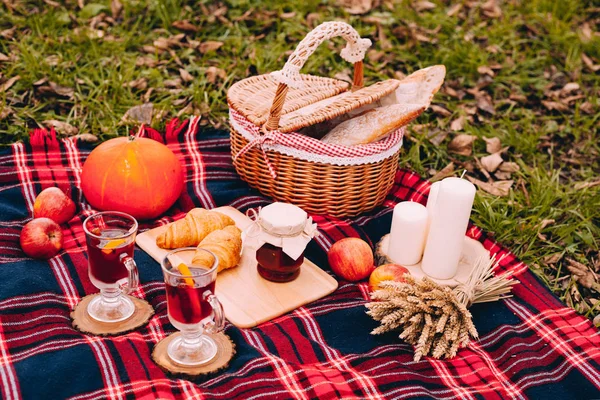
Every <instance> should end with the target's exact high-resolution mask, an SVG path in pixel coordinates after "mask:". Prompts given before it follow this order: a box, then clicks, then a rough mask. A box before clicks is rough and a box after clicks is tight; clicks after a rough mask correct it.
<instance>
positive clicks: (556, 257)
mask: <svg viewBox="0 0 600 400" xmlns="http://www.w3.org/2000/svg"><path fill="white" fill-rule="evenodd" d="M561 258H562V255H561V254H560V253H554V254H552V255H550V256H545V257H544V258H543V261H544V263H545V264H556V263H557V262H559V261H560V259H561Z"/></svg>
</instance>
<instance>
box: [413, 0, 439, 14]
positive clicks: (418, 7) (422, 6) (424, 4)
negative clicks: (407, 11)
mask: <svg viewBox="0 0 600 400" xmlns="http://www.w3.org/2000/svg"><path fill="white" fill-rule="evenodd" d="M412 8H413V9H414V10H415V11H416V12H421V11H427V10H433V9H434V8H435V4H434V3H432V2H430V1H426V0H422V1H417V2H414V3H413V4H412Z"/></svg>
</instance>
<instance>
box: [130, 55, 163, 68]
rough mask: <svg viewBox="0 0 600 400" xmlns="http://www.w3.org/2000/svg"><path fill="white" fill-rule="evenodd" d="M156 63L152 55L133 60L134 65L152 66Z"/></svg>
mask: <svg viewBox="0 0 600 400" xmlns="http://www.w3.org/2000/svg"><path fill="white" fill-rule="evenodd" d="M157 65H158V61H157V60H156V59H155V58H154V57H152V56H141V57H138V58H137V59H136V60H135V66H136V67H144V66H146V67H150V68H154V67H156V66H157Z"/></svg>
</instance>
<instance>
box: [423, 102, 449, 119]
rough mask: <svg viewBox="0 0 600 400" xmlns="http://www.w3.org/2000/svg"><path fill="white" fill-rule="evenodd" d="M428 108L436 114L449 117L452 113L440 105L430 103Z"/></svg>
mask: <svg viewBox="0 0 600 400" xmlns="http://www.w3.org/2000/svg"><path fill="white" fill-rule="evenodd" d="M429 108H430V109H431V111H433V112H434V113H436V114H439V115H441V116H442V117H449V116H450V115H452V113H451V112H450V111H448V109H446V108H444V107H442V106H438V105H435V104H432V105H430V106H429Z"/></svg>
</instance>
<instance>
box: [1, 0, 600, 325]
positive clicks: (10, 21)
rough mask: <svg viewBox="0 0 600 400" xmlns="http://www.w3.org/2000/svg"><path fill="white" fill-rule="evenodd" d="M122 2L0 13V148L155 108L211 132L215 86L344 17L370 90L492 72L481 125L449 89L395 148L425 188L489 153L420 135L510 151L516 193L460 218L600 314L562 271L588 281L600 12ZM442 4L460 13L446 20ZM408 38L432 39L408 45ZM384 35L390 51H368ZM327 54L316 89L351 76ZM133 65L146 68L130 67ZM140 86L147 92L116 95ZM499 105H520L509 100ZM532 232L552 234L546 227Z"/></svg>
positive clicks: (487, 198) (569, 1)
mask: <svg viewBox="0 0 600 400" xmlns="http://www.w3.org/2000/svg"><path fill="white" fill-rule="evenodd" d="M9 3H11V2H9ZM123 3H124V4H123V5H124V8H123V12H122V13H121V15H120V16H119V17H118V18H117V19H116V20H115V21H112V20H111V19H110V18H106V15H109V16H110V15H111V9H110V2H109V1H101V0H97V2H96V3H88V4H87V5H86V6H85V7H84V8H83V9H79V8H78V7H77V5H76V2H74V1H71V2H68V3H65V4H62V3H61V5H59V6H57V7H53V6H51V5H48V4H46V3H44V2H42V1H17V2H14V5H13V6H12V8H11V9H9V8H7V6H6V3H5V5H3V6H1V7H3V8H1V9H0V30H5V29H9V28H11V27H13V26H14V27H16V31H15V33H14V37H13V38H0V52H1V53H3V54H5V55H7V56H10V57H11V58H10V60H9V61H5V62H0V71H1V73H2V76H3V78H2V79H3V80H5V79H7V78H10V77H12V76H15V75H19V76H20V77H21V78H20V80H19V81H17V82H16V83H15V84H14V85H13V86H12V87H11V88H10V89H8V90H7V91H6V92H5V93H0V114H6V111H3V110H4V107H10V110H11V111H10V113H9V114H8V116H5V117H4V118H3V119H2V120H0V144H2V145H7V144H10V143H13V142H15V141H18V140H27V132H28V131H29V130H31V129H32V128H36V127H38V126H41V125H42V123H43V121H45V120H51V119H56V120H60V121H63V122H67V123H69V124H71V125H73V126H75V127H77V128H78V129H79V132H80V133H93V134H95V135H98V136H99V137H100V138H101V139H108V138H110V137H113V136H115V135H123V134H125V133H126V132H128V131H129V130H130V129H132V128H134V125H133V124H131V123H124V122H122V119H121V118H122V116H123V115H124V114H125V112H126V111H127V110H128V109H129V108H130V107H132V106H135V105H139V104H142V103H143V102H144V101H145V100H148V101H150V102H152V103H153V104H154V121H153V125H154V126H155V127H157V128H160V127H161V126H162V125H164V122H165V121H166V120H168V118H170V117H172V116H175V115H177V114H178V113H180V112H182V110H183V114H181V116H182V117H184V116H187V115H190V114H193V113H196V114H202V116H203V119H202V121H203V122H202V123H203V124H212V125H217V126H224V125H225V124H226V115H227V104H226V101H225V96H226V91H227V88H228V87H229V86H230V85H231V84H232V83H233V82H235V81H237V80H239V79H242V78H244V77H246V76H248V75H251V74H262V73H267V72H270V71H273V70H276V69H279V68H280V67H281V66H282V65H283V63H284V62H285V58H286V54H287V53H286V52H289V51H290V50H292V49H293V48H294V45H295V44H296V43H297V42H298V41H300V40H301V39H302V38H303V37H304V35H305V34H306V33H307V32H308V31H309V30H310V28H311V26H309V25H308V23H307V22H306V20H307V16H308V15H309V13H315V14H312V15H311V18H312V19H313V20H314V21H315V23H319V22H323V21H326V20H332V19H342V20H346V21H348V22H349V23H351V24H352V25H353V26H355V27H356V28H357V29H358V30H359V32H360V33H361V35H363V36H367V37H370V38H371V39H372V40H373V42H374V47H373V48H374V50H375V53H370V55H371V56H376V55H377V53H376V52H378V51H381V52H383V53H382V54H379V56H380V57H379V58H378V59H376V60H367V62H366V68H365V75H366V79H367V82H375V81H377V80H379V79H382V78H389V77H394V76H395V72H396V71H401V72H403V73H410V72H412V71H415V70H417V69H419V68H422V67H425V66H428V65H432V64H445V65H446V68H447V71H448V73H447V80H446V88H453V89H455V90H461V89H462V90H464V91H466V90H467V89H472V88H474V87H475V86H476V85H477V84H478V81H479V80H480V79H481V78H482V76H481V75H480V73H479V72H478V71H477V69H478V67H480V66H491V65H494V64H497V65H499V66H500V68H498V69H494V71H495V76H494V77H493V79H492V80H491V81H490V82H489V83H488V84H487V85H485V86H482V88H481V90H483V91H485V92H486V93H488V94H489V95H490V96H491V98H492V99H493V101H494V103H495V114H494V115H489V114H486V113H485V112H483V111H481V110H477V109H476V108H475V107H476V99H475V98H474V96H473V95H472V94H470V93H467V92H465V94H464V97H462V99H460V100H459V99H457V98H455V97H452V96H451V95H449V94H448V91H447V90H444V91H442V92H440V93H439V94H438V95H437V96H436V98H435V104H437V105H440V106H443V107H445V108H447V109H448V110H449V111H450V113H451V115H450V116H448V117H444V116H441V115H438V114H435V113H433V112H427V113H426V114H425V115H423V116H421V117H420V118H419V120H418V124H420V125H421V127H420V129H418V130H416V129H415V130H414V131H413V132H412V133H411V135H410V137H409V140H406V149H405V152H404V154H403V157H402V162H401V164H402V166H403V167H410V168H412V169H414V170H416V171H417V172H419V173H421V174H422V175H424V176H430V174H433V173H435V171H439V170H440V169H442V168H443V167H444V166H446V165H447V164H448V163H449V162H450V160H452V161H454V162H455V164H457V165H460V163H462V164H463V165H465V166H466V167H467V168H468V169H470V172H469V175H471V176H474V177H476V178H478V179H481V180H484V181H485V180H486V178H485V176H484V175H483V174H482V173H481V172H480V171H479V170H478V169H477V168H474V169H473V168H471V166H472V165H474V164H473V162H474V157H477V158H479V157H482V156H484V155H486V153H485V143H484V141H483V140H481V139H479V140H477V141H476V143H475V145H474V153H473V156H467V157H465V156H457V155H455V154H451V153H449V152H448V150H447V144H448V143H449V141H450V140H451V138H452V137H453V136H454V135H455V133H454V132H450V134H449V135H448V137H447V138H446V139H445V140H444V141H443V142H442V143H441V144H440V145H439V146H435V145H434V144H432V143H431V142H430V140H429V139H428V135H429V134H431V133H435V132H438V131H439V132H449V130H450V122H451V121H452V120H454V119H455V118H457V117H458V116H461V115H463V116H470V115H472V121H468V122H467V123H466V124H465V126H464V132H461V133H468V134H471V135H475V136H477V137H478V138H482V137H493V136H495V137H498V138H500V139H501V141H502V144H503V146H509V149H508V151H507V152H506V153H505V155H504V158H505V160H506V161H513V162H516V163H518V164H519V166H520V167H521V169H520V171H519V172H516V173H514V174H513V176H512V178H511V179H514V181H515V184H514V185H513V187H512V190H511V192H510V193H509V195H508V196H506V197H496V196H492V195H488V194H486V193H485V192H483V191H481V190H480V191H479V192H478V196H477V199H476V203H475V211H474V213H473V219H474V220H475V222H476V223H477V224H479V225H480V226H482V227H483V228H485V229H486V230H487V231H489V232H491V233H492V234H493V235H494V236H495V237H496V238H497V239H498V240H499V241H500V242H502V243H503V244H505V245H506V246H508V247H509V248H511V249H512V250H513V251H514V252H515V253H516V254H517V255H518V256H519V257H520V258H521V259H522V260H523V261H524V262H526V263H527V264H528V265H530V266H531V268H532V270H533V271H534V272H535V273H536V274H538V275H539V276H540V277H541V278H542V279H543V280H544V282H546V284H547V285H548V286H549V287H550V288H551V289H552V290H553V291H554V292H555V293H557V295H559V296H560V297H561V298H562V299H563V300H565V301H566V302H567V303H568V304H569V305H571V306H573V307H574V308H575V309H576V310H578V311H579V312H581V313H583V314H585V315H587V316H589V317H595V316H596V315H598V314H599V312H600V306H597V304H598V302H597V301H596V299H598V298H599V296H600V294H599V293H598V292H596V291H595V289H590V288H585V287H582V286H581V285H580V284H578V283H577V282H576V281H575V278H574V277H572V276H571V275H570V273H569V271H568V270H567V268H566V266H567V261H566V260H567V258H571V259H574V260H577V261H579V262H582V263H583V264H585V265H586V266H587V267H588V268H589V269H590V270H592V271H594V272H598V268H599V263H598V247H599V244H598V237H600V212H599V211H598V210H599V209H600V186H592V187H588V188H584V189H580V185H581V184H582V183H585V182H593V181H596V180H597V179H598V177H599V176H600V166H599V159H600V157H599V152H600V149H599V145H598V139H599V135H598V133H599V126H600V104H599V100H598V98H599V96H600V72H594V71H592V70H591V69H590V68H589V67H587V66H586V65H585V63H583V62H582V54H585V55H587V56H588V57H590V58H591V59H592V60H595V61H594V62H595V63H596V64H598V63H600V35H599V34H598V32H595V34H594V32H593V29H594V28H596V29H597V26H598V22H599V21H600V11H599V8H598V7H597V5H596V6H594V4H593V3H594V2H593V1H592V0H590V1H583V0H564V1H554V0H530V1H517V0H506V1H503V2H502V4H503V5H502V9H501V10H502V16H501V17H499V18H490V17H488V16H486V15H485V14H484V12H483V10H482V9H481V7H480V6H479V5H476V4H475V3H476V2H454V3H452V4H450V3H449V2H444V1H439V0H436V1H434V3H435V4H436V7H435V8H434V9H432V10H429V11H423V12H416V11H415V10H414V9H413V8H412V7H411V5H410V2H409V1H402V2H400V1H398V2H392V1H384V2H383V5H382V6H380V7H378V8H376V9H373V10H371V11H370V12H369V13H368V14H366V15H363V16H354V15H350V14H348V13H347V12H346V11H344V9H342V8H341V7H338V6H337V5H336V3H335V1H315V0H308V1H303V2H293V3H287V2H286V3H283V2H282V3H278V2H273V1H270V2H258V1H230V2H226V3H218V4H216V3H212V2H207V1H201V2H199V3H198V2H187V3H186V2H182V1H176V0H169V1H160V2H159V1H127V2H125V1H123ZM455 3H460V4H462V9H461V10H460V11H459V12H458V13H456V14H454V15H452V16H448V15H447V11H448V10H449V9H450V8H451V6H452V5H453V4H455ZM481 3H484V2H481ZM469 4H472V5H473V6H472V7H470V6H469ZM221 7H225V8H226V9H225V10H222V11H220V13H221V15H222V17H220V19H219V18H215V17H212V16H211V15H212V14H214V13H215V11H217V10H219V9H220V8H221ZM469 7H470V8H469ZM103 13H104V16H103ZM246 13H248V14H246ZM284 13H285V14H284ZM282 14H283V16H284V17H285V18H282ZM183 19H188V20H189V21H190V22H191V23H192V24H194V25H195V26H196V27H197V28H198V32H197V33H191V34H190V33H188V34H187V35H186V38H185V39H184V40H183V42H184V45H183V46H181V47H178V46H174V47H172V48H171V51H164V52H160V51H155V50H152V49H151V48H148V47H147V46H152V45H153V42H154V41H155V40H157V39H159V38H169V37H172V36H174V35H177V34H180V33H182V32H181V31H180V30H178V29H176V28H174V27H173V26H172V24H173V22H175V21H180V20H183ZM586 23H587V24H588V26H589V27H590V28H591V30H592V32H591V37H590V38H586V37H585V36H584V35H582V33H581V32H582V28H583V27H585V25H584V24H586ZM378 25H379V26H381V31H382V33H383V35H380V34H379V28H378ZM411 31H417V32H419V33H421V34H422V35H425V36H427V37H429V38H432V39H435V41H434V42H427V41H419V40H416V39H414V38H411ZM99 33H100V34H101V35H103V37H101V38H99V37H98V34H99ZM381 37H383V38H385V40H387V42H388V43H389V47H388V48H384V49H382V48H381V45H382V42H381V40H380V39H381ZM190 40H193V41H197V42H205V41H207V40H213V41H220V42H223V46H222V47H221V48H219V49H218V50H216V51H209V52H206V53H205V54H203V53H201V52H200V51H199V50H198V49H196V48H193V46H192V47H190V46H188V45H187V44H185V43H189V41H190ZM144 46H146V47H144ZM340 48H341V42H340V41H334V42H333V43H327V44H325V45H323V46H321V48H319V49H318V51H317V52H316V53H315V54H314V55H313V57H311V59H310V60H309V61H308V63H307V64H306V66H305V68H304V71H305V72H307V73H312V74H317V75H325V76H333V75H335V74H336V73H341V72H344V73H349V72H350V67H349V66H348V65H347V64H345V63H344V62H343V61H342V60H341V59H340V57H339V56H338V53H339V49H340ZM141 57H145V59H146V60H147V61H148V60H149V61H150V62H149V63H148V62H146V65H141V66H140V65H136V61H140V60H141ZM147 64H150V65H147ZM209 67H216V68H220V69H223V70H224V71H225V72H226V78H225V79H223V80H222V79H217V81H216V82H213V83H211V82H210V81H209V79H208V76H207V69H208V68H209ZM180 68H184V69H186V70H187V71H188V72H189V73H190V74H191V75H192V76H193V77H194V78H195V79H194V80H193V81H192V82H190V83H185V82H183V83H182V84H181V85H179V86H178V87H167V86H168V85H165V83H168V80H173V79H176V78H178V77H179V69H180ZM142 77H143V78H146V80H147V88H146V89H136V88H130V87H128V86H127V83H128V82H130V81H133V80H135V79H138V78H142ZM40 79H47V81H51V82H54V83H56V84H58V85H60V86H64V87H68V88H72V89H73V95H72V96H71V97H65V96H57V95H48V94H46V95H41V94H40V93H39V89H37V88H36V87H34V83H35V82H37V81H39V80H40ZM0 82H2V81H0ZM569 82H575V83H577V84H579V86H580V89H579V90H577V91H575V92H573V93H571V94H570V95H579V96H581V97H580V98H577V99H575V100H574V101H572V102H571V103H569V104H568V108H567V109H565V110H562V111H555V110H548V109H547V108H546V107H544V105H543V103H542V101H557V99H556V98H553V96H555V95H558V92H559V90H560V89H561V88H562V87H563V86H564V85H565V84H566V83H569ZM149 88H153V91H152V92H151V93H147V91H148V89H149ZM511 95H513V96H515V95H516V96H523V98H524V99H525V101H520V102H511V101H509V100H508V99H509V96H511ZM144 96H146V97H147V99H144ZM562 97H566V95H563V96H562ZM5 104H6V105H5ZM457 168H458V167H457ZM544 220H554V222H552V223H546V224H544V223H543V221H544ZM594 304H596V306H595V305H594Z"/></svg>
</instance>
